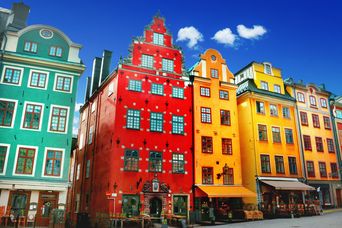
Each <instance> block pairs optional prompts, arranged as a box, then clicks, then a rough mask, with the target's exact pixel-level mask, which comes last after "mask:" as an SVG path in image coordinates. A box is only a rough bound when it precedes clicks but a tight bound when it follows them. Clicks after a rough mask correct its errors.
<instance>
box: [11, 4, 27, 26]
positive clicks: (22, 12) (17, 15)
mask: <svg viewBox="0 0 342 228" xmlns="http://www.w3.org/2000/svg"><path fill="white" fill-rule="evenodd" d="M12 13H13V14H14V17H13V21H12V24H11V27H13V28H15V29H17V30H20V29H23V28H25V27H26V20H27V17H28V15H29V13H30V7H29V6H27V5H25V4H24V3H23V2H18V3H13V5H12Z"/></svg>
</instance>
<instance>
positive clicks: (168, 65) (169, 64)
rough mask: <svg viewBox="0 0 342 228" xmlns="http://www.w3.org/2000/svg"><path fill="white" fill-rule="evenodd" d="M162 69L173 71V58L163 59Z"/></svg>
mask: <svg viewBox="0 0 342 228" xmlns="http://www.w3.org/2000/svg"><path fill="white" fill-rule="evenodd" d="M162 70H163V71H168V72H173V60H171V59H163V60H162Z"/></svg>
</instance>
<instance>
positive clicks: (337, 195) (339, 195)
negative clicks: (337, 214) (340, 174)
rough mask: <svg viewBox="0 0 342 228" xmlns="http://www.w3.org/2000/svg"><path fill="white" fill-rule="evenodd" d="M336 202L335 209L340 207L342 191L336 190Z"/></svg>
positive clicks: (341, 204) (341, 205)
mask: <svg viewBox="0 0 342 228" xmlns="http://www.w3.org/2000/svg"><path fill="white" fill-rule="evenodd" d="M336 200H337V207H342V191H341V189H336Z"/></svg>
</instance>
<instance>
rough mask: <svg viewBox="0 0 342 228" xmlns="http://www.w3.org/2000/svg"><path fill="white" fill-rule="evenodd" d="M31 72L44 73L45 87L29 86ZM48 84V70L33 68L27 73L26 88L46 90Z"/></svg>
mask: <svg viewBox="0 0 342 228" xmlns="http://www.w3.org/2000/svg"><path fill="white" fill-rule="evenodd" d="M33 73H41V74H46V79H45V87H44V88H42V87H35V86H31V85H30V84H31V79H32V74H33ZM48 84H49V72H47V71H41V70H35V69H30V74H29V78H28V81H27V88H32V89H41V90H47V88H48Z"/></svg>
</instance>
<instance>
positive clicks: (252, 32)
mask: <svg viewBox="0 0 342 228" xmlns="http://www.w3.org/2000/svg"><path fill="white" fill-rule="evenodd" d="M237 32H238V33H239V36H241V37H242V38H245V39H259V38H260V37H261V36H263V35H264V34H265V33H266V32H267V30H266V29H265V28H264V27H263V26H261V25H253V28H247V27H246V26H244V25H238V26H237Z"/></svg>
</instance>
